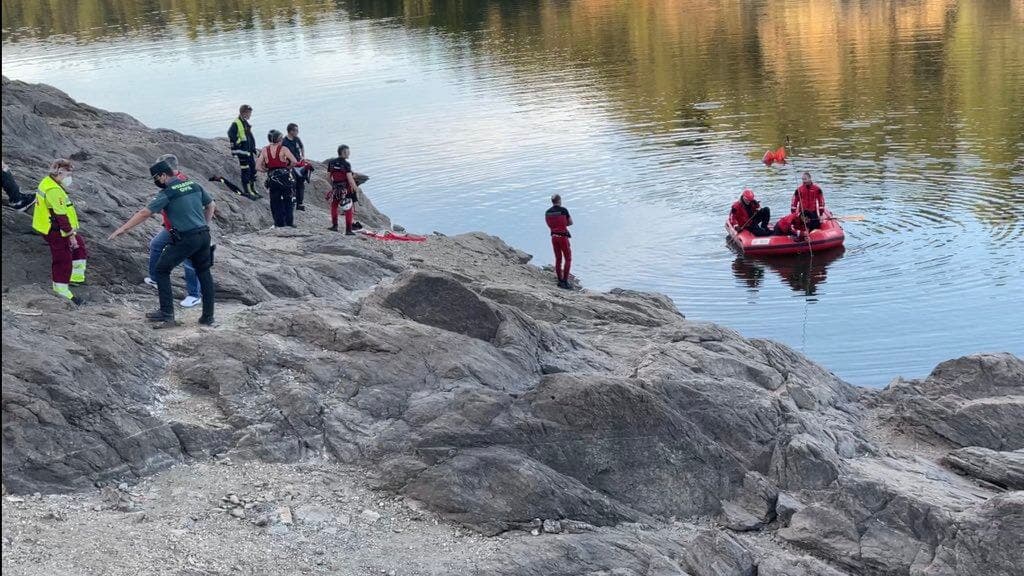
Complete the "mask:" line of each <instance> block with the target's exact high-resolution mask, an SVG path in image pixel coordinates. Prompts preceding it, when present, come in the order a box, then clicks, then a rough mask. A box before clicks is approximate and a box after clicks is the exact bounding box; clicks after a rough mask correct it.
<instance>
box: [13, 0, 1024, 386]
mask: <svg viewBox="0 0 1024 576" xmlns="http://www.w3.org/2000/svg"><path fill="white" fill-rule="evenodd" d="M57 4H61V3H52V2H39V1H38V0H23V1H8V0H4V1H3V73H4V74H5V75H7V76H8V77H11V78H17V79H21V80H27V81H37V82H46V83H49V84H53V85H55V86H57V87H59V88H62V89H64V90H66V91H67V92H69V93H70V94H71V95H72V96H74V97H75V98H78V99H80V100H84V101H87V102H89V103H90V104H93V105H97V106H101V107H104V108H109V109H113V110H119V111H125V112H128V113H130V114H132V115H134V116H136V117H138V118H140V119H141V120H143V121H144V122H146V123H147V124H150V125H152V126H160V127H167V128H173V129H177V130H180V131H183V132H187V133H193V134H198V135H203V136H220V135H223V134H224V132H225V130H226V129H227V125H228V123H229V121H230V120H231V118H232V117H233V116H234V114H235V112H236V111H237V108H238V105H239V104H241V103H242V102H248V103H250V104H252V105H253V106H254V107H255V109H256V110H255V114H254V117H253V122H254V125H255V127H256V132H257V134H259V135H262V134H265V133H266V131H267V130H268V129H269V128H271V127H276V128H283V127H284V125H285V124H286V123H287V122H290V121H294V122H297V123H298V124H299V125H300V126H301V129H302V137H303V139H304V141H305V142H306V145H307V149H308V150H309V151H310V152H311V153H312V155H314V156H317V157H321V158H326V157H327V156H329V155H330V154H331V152H332V150H333V149H334V148H335V147H336V146H337V145H338V144H340V143H342V142H344V143H347V144H350V145H352V147H353V159H352V160H353V165H354V166H355V167H356V168H357V169H358V170H360V171H364V172H367V173H369V174H371V175H372V176H373V181H372V182H371V185H370V186H369V187H368V188H367V190H368V192H370V193H371V194H372V195H373V199H374V201H375V202H376V203H377V205H378V206H379V207H380V208H382V209H383V210H384V211H385V212H387V213H388V214H389V215H391V216H392V217H393V219H394V220H395V221H396V222H398V223H401V224H403V225H405V226H407V227H408V228H410V229H411V230H417V231H426V232H430V231H432V230H440V231H444V232H446V233H454V232H461V231H468V230H485V231H487V232H490V233H493V234H497V235H500V236H502V237H504V238H505V239H506V240H508V241H509V242H510V243H512V244H515V245H518V246H520V247H522V248H524V249H526V250H528V251H530V252H531V253H533V254H535V255H536V256H537V258H536V260H535V261H536V262H538V263H546V262H550V261H551V259H552V258H551V255H550V246H549V244H548V238H547V235H546V233H545V230H546V229H545V227H544V223H543V218H542V213H543V211H544V209H545V208H546V206H547V198H548V196H550V194H551V193H554V192H558V193H560V194H562V196H563V197H564V198H565V204H566V205H567V206H568V207H569V209H570V210H571V211H572V213H573V215H574V217H575V220H576V226H575V228H574V230H573V232H574V252H575V261H574V272H575V273H576V274H578V275H579V276H580V277H581V278H582V279H583V281H584V282H585V284H586V285H587V286H588V287H591V288H600V289H604V288H611V287H614V286H627V287H631V288H639V289H648V290H656V291H660V292H664V293H666V294H668V295H670V296H671V297H672V298H673V299H674V300H675V301H676V303H677V304H678V305H679V307H680V309H682V311H683V312H684V313H685V314H687V316H689V317H691V318H699V319H707V320H714V321H717V322H723V323H725V324H728V325H729V326H732V327H735V328H737V329H739V330H741V331H742V332H743V333H744V334H746V335H749V336H761V337H771V338H776V339H779V340H782V341H784V342H787V343H789V344H790V345H792V346H794V347H796V348H798V349H800V350H802V351H803V352H805V353H806V354H808V355H809V356H810V357H812V358H814V359H815V360H818V361H820V362H822V363H823V364H825V365H826V366H828V367H829V368H831V369H832V370H834V371H835V372H836V373H837V374H839V375H840V376H843V377H844V378H846V379H847V380H849V381H851V382H854V383H858V384H865V385H873V386H878V385H884V384H885V383H887V382H888V381H889V380H890V379H891V378H892V377H894V376H896V375H904V376H921V375H923V374H925V373H926V372H927V371H928V370H929V369H930V368H931V367H932V366H933V365H934V364H936V363H937V362H939V361H941V360H944V359H947V358H950V357H954V356H958V355H962V354H967V353H973V352H979V351H991V350H1009V351H1011V352H1014V353H1017V354H1021V355H1024V328H1022V326H1024V311H1022V305H1024V296H1022V293H1024V244H1022V243H1024V0H1001V1H999V0H970V1H968V0H963V1H959V2H958V1H955V0H915V1H909V0H908V1H896V0H891V1H883V0H877V1H873V0H860V1H855V2H839V1H834V0H779V1H760V2H759V1H754V0H675V1H672V0H664V1H655V0H650V1H643V0H633V1H628V0H597V1H572V0H559V1H554V0H552V1H539V2H538V1H533V2H529V1H520V2H498V1H490V2H488V1H479V2H464V1H458V2H457V1H440V0H436V1H429V0H422V1H419V2H416V1H401V0H392V1H384V2H369V1H365V2H360V1H352V2H346V1H343V0H339V1H331V2H327V1H298V2H289V1H284V0H260V1H255V2H247V1H242V0H236V1H231V0H209V1H206V2H184V1H179V0H160V1H157V0H148V1H143V0H137V1H118V0H93V1H86V0H80V1H79V2H77V3H75V2H72V1H71V0H69V1H68V3H67V4H68V5H69V6H72V8H67V7H63V6H62V8H63V9H59V10H55V7H56V6H57ZM172 96H173V98H172ZM787 136H788V137H789V138H790V139H791V142H792V144H793V150H792V151H791V159H792V160H793V161H792V163H791V164H790V165H789V166H784V167H775V168H765V167H764V166H763V165H761V164H760V163H759V162H758V159H759V158H760V157H761V154H763V152H764V151H765V150H766V149H769V148H775V147H777V146H779V145H781V144H782V143H783V142H784V141H785V138H786V137H787ZM802 170H810V171H811V172H813V173H814V174H815V176H816V179H817V181H818V182H819V183H820V184H821V185H822V187H823V188H824V190H825V193H826V197H827V199H828V202H829V204H830V205H831V206H832V207H833V210H834V211H835V212H836V213H841V214H864V215H865V216H866V218H867V219H866V221H865V222H862V223H850V224H848V225H847V226H846V230H847V243H846V248H845V251H844V252H841V253H838V254H831V255H827V256H825V255H821V256H815V257H814V258H813V259H810V260H808V259H803V260H800V259H789V260H781V261H749V260H745V259H743V258H739V257H737V256H736V255H735V254H734V253H733V252H731V251H730V250H729V248H728V247H727V245H726V242H725V236H724V232H723V229H722V226H723V219H724V216H725V214H726V212H727V210H728V206H729V204H730V203H731V202H732V201H733V200H734V199H735V198H736V197H737V196H738V194H739V192H740V191H741V190H742V189H743V188H744V187H748V186H749V187H752V188H754V189H755V190H756V191H757V192H758V193H759V195H760V196H761V198H762V200H763V201H765V202H766V203H767V204H768V205H770V206H771V207H772V208H773V210H782V209H785V208H788V200H789V197H790V194H791V193H792V190H793V188H795V186H796V185H797V181H798V174H799V171H802Z"/></svg>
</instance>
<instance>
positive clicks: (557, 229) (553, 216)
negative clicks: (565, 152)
mask: <svg viewBox="0 0 1024 576" xmlns="http://www.w3.org/2000/svg"><path fill="white" fill-rule="evenodd" d="M544 219H545V220H546V221H547V223H548V228H550V229H551V247H552V248H554V250H555V276H557V277H558V287H559V288H566V289H569V290H572V285H571V284H569V267H570V266H571V265H572V248H571V247H570V246H569V238H571V237H572V235H571V234H569V226H572V216H570V215H569V211H568V210H566V209H565V208H563V207H562V197H561V196H559V195H558V194H555V195H554V196H552V197H551V208H548V211H547V212H545V213H544Z"/></svg>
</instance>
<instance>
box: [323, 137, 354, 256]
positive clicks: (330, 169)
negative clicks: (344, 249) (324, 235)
mask: <svg viewBox="0 0 1024 576" xmlns="http://www.w3.org/2000/svg"><path fill="white" fill-rule="evenodd" d="M349 154H351V151H350V150H349V147H348V146H347V145H345V144H342V145H341V146H338V156H337V158H331V159H330V160H328V161H327V174H328V175H329V176H330V179H331V190H330V191H329V192H328V193H327V198H326V200H330V202H331V227H330V228H328V230H332V231H334V232H337V231H338V210H339V209H340V210H341V211H342V212H344V213H345V235H346V236H352V235H354V234H355V232H353V231H352V221H353V219H354V218H355V212H356V205H355V202H356V198H357V197H356V191H357V190H359V184H358V183H357V182H356V173H355V172H353V171H352V165H351V164H349V162H348V157H349Z"/></svg>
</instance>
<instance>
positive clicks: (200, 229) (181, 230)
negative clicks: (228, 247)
mask: <svg viewBox="0 0 1024 576" xmlns="http://www.w3.org/2000/svg"><path fill="white" fill-rule="evenodd" d="M149 174H150V176H152V177H153V184H154V185H156V187H158V188H160V192H159V193H157V195H156V196H155V197H154V198H153V200H151V201H150V203H149V205H148V206H146V207H145V208H143V209H141V210H139V211H138V212H136V213H135V215H134V216H132V217H131V218H129V219H128V221H127V222H125V223H124V224H123V225H122V226H121V227H120V228H118V229H117V230H115V231H114V233H113V234H111V235H110V237H109V240H113V239H115V238H117V237H118V236H120V235H121V234H124V233H125V232H127V231H129V230H131V229H132V228H134V227H136V226H138V225H139V224H142V223H143V222H145V221H146V219H147V218H149V217H150V216H152V215H153V214H154V213H156V212H161V211H165V212H166V214H167V219H168V220H170V222H171V229H170V231H169V234H170V236H171V243H170V244H169V245H168V246H167V247H166V248H164V251H163V253H162V254H161V255H160V260H159V261H157V264H156V284H157V290H158V292H159V294H160V309H159V310H156V311H154V312H150V313H148V314H146V319H147V320H150V321H152V322H157V323H158V324H157V326H156V327H157V328H170V327H172V326H177V325H178V323H177V322H176V321H175V320H174V299H173V297H172V296H171V270H174V268H175V267H176V266H177V265H178V264H181V263H182V262H183V261H184V260H185V259H186V258H187V259H189V260H191V261H192V266H194V267H195V269H196V274H197V275H198V276H199V286H200V288H201V291H202V295H203V315H202V316H200V318H199V323H200V324H203V325H207V326H209V325H212V324H213V295H214V286H213V275H212V274H211V273H210V267H211V266H213V254H212V252H211V250H210V222H212V221H213V214H214V211H215V210H216V204H215V203H214V201H213V197H211V196H210V194H209V193H208V192H207V191H206V190H204V189H203V187H202V186H200V185H199V184H196V183H195V182H193V181H191V180H184V181H183V180H181V179H179V178H176V177H175V175H174V169H173V168H171V167H170V165H168V164H167V162H157V163H156V164H153V165H152V166H151V167H150V168H149Z"/></svg>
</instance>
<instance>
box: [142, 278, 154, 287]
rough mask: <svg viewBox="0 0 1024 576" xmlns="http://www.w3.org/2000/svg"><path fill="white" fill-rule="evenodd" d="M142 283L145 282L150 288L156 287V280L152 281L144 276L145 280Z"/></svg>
mask: <svg viewBox="0 0 1024 576" xmlns="http://www.w3.org/2000/svg"><path fill="white" fill-rule="evenodd" d="M143 282H145V283H146V284H149V285H150V286H152V287H154V288H155V287H156V280H153V279H152V278H150V277H149V276H146V278H145V279H144V280H143Z"/></svg>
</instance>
